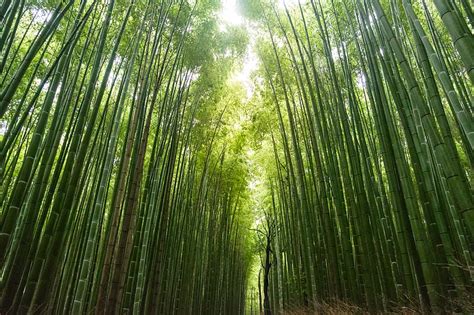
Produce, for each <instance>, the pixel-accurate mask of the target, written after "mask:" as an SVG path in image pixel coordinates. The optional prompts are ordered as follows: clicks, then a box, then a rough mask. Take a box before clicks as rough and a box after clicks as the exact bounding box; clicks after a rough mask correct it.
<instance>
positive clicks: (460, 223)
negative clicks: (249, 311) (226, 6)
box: [246, 0, 474, 314]
mask: <svg viewBox="0 0 474 315" xmlns="http://www.w3.org/2000/svg"><path fill="white" fill-rule="evenodd" d="M246 7H247V11H248V14H249V15H250V16H252V17H253V18H254V19H257V20H258V22H259V23H260V25H261V27H262V29H264V30H265V35H263V36H264V37H265V40H262V42H260V44H259V47H258V50H259V53H260V56H261V60H262V74H261V75H262V77H263V78H264V80H265V83H264V84H263V86H262V87H261V94H262V96H261V97H260V98H261V99H260V101H261V102H268V103H271V104H272V105H271V106H272V108H273V109H274V111H275V112H276V120H277V122H276V124H277V125H278V128H273V130H272V131H271V135H270V136H268V139H267V142H269V143H270V144H271V146H270V147H273V151H274V160H275V167H274V169H271V168H269V170H268V171H267V173H268V174H267V175H266V177H267V178H266V182H267V186H268V187H269V188H268V190H269V192H268V196H267V200H266V202H265V207H266V212H265V213H266V214H265V217H266V218H267V223H264V224H263V226H264V227H265V229H264V230H265V231H266V232H264V234H266V235H267V238H271V243H272V244H271V251H268V250H267V254H266V255H263V256H262V259H261V260H262V270H263V269H264V268H265V267H268V265H269V262H268V259H267V258H268V257H265V256H270V258H271V261H273V262H272V263H270V264H271V266H272V267H271V268H270V270H265V271H266V272H262V275H261V277H262V278H263V277H264V275H265V277H268V278H269V279H270V280H269V281H270V283H271V285H270V286H269V288H268V291H269V295H270V296H269V297H268V299H269V300H270V302H269V303H268V304H266V305H264V306H263V311H264V312H265V314H270V312H271V311H273V312H278V311H281V310H284V309H291V308H292V307H294V306H301V305H305V306H306V307H307V309H309V310H311V309H315V310H316V311H318V310H321V308H322V307H324V305H326V303H329V304H333V305H335V304H337V303H342V304H343V305H344V304H345V305H355V306H362V307H363V309H366V310H369V311H371V312H380V311H384V312H386V311H394V310H395V311H396V310H397V309H398V311H401V309H400V308H398V307H400V306H409V305H412V307H415V309H417V310H419V311H422V312H434V313H441V312H453V311H456V312H459V311H462V310H465V311H466V310H471V311H472V306H469V305H468V304H469V303H470V302H468V301H469V300H470V299H471V298H472V280H473V278H472V250H473V243H472V241H473V239H472V236H473V234H472V231H473V224H474V218H473V213H474V212H473V211H474V203H473V198H472V187H471V182H470V180H471V179H472V178H471V177H472V162H473V159H472V157H473V156H472V153H473V151H472V149H473V138H472V135H473V133H472V132H473V120H472V104H473V103H472V101H473V95H472V91H473V89H472V88H473V85H472V83H473V80H472V73H473V72H472V71H473V68H472V66H473V65H474V64H473V56H474V37H473V35H472V17H473V15H472V7H470V4H469V3H467V2H464V1H459V3H458V2H457V1H436V0H435V1H409V0H402V1H381V0H373V1H359V0H354V1H336V0H329V1H318V0H310V1H306V2H305V3H303V2H302V1H298V4H297V5H295V6H292V7H289V6H284V7H283V8H278V6H276V5H274V4H272V3H271V2H265V1H260V2H258V3H257V2H254V1H247V2H246ZM258 12H260V13H258ZM275 221H276V224H275ZM272 226H273V228H272V229H273V230H275V229H276V231H273V232H272V231H271V229H270V227H272ZM267 247H268V245H267ZM265 259H267V260H266V262H264V260H265ZM267 271H268V272H267ZM267 273H268V275H267ZM265 293H266V292H265ZM260 308H262V307H260ZM323 310H324V308H323Z"/></svg>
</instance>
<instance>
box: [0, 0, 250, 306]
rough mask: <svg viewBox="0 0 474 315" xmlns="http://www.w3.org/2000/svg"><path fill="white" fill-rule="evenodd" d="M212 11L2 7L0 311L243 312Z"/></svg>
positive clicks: (136, 5) (239, 237) (165, 5)
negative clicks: (213, 109)
mask: <svg viewBox="0 0 474 315" xmlns="http://www.w3.org/2000/svg"><path fill="white" fill-rule="evenodd" d="M40 5H44V6H46V7H41V6H40ZM214 6H215V4H214V5H213V4H212V3H210V2H209V3H206V2H202V3H196V4H190V3H188V2H186V1H176V2H166V1H163V2H160V1H144V2H138V1H114V0H112V1H64V2H60V3H58V4H57V6H51V7H48V6H47V4H45V3H38V4H35V3H28V2H27V1H14V2H10V1H4V2H3V5H2V20H3V21H4V22H5V23H3V22H2V47H1V49H2V89H1V90H2V92H1V93H2V94H1V104H2V105H1V108H2V110H1V115H2V119H3V120H2V121H5V122H6V127H5V128H6V130H5V133H4V135H3V138H2V144H1V146H2V148H1V152H2V153H1V154H2V166H1V172H2V197H1V198H2V201H1V202H2V209H3V210H2V217H1V223H2V233H1V242H0V244H1V245H0V246H1V247H0V253H1V256H2V282H1V285H2V298H1V310H2V311H1V312H2V313H4V312H5V313H7V312H8V313H12V314H14V313H19V314H23V313H27V312H28V313H58V314H68V313H72V314H82V313H83V314H85V313H91V312H95V313H97V314H103V313H110V314H114V313H131V312H133V313H136V314H140V313H160V314H170V313H173V312H175V313H181V314H182V313H203V314H209V313H215V314H217V313H223V312H224V313H227V312H229V310H236V311H237V312H238V311H239V309H243V307H244V299H243V297H244V296H245V284H246V277H247V270H248V268H249V262H250V260H249V255H248V254H246V253H247V252H248V251H246V250H245V246H246V245H245V239H246V236H245V234H243V232H244V231H245V229H244V228H243V226H242V224H243V223H242V222H243V221H242V219H239V215H238V214H239V213H240V212H241V211H243V210H242V209H243V208H242V205H243V204H244V200H245V198H240V197H239V195H243V196H244V195H245V191H244V188H245V185H244V183H245V182H243V181H241V182H239V181H238V180H237V179H235V180H233V178H234V177H235V176H234V177H233V176H232V174H230V172H233V171H236V170H237V169H238V167H239V166H238V164H237V165H234V166H232V162H231V158H227V155H226V150H227V149H228V148H226V147H222V146H221V145H220V142H219V143H216V142H217V141H214V138H217V137H220V136H221V134H222V131H221V125H222V124H221V122H220V120H219V119H220V116H219V115H217V114H214V115H213V116H210V115H211V113H207V114H206V111H209V110H210V109H209V108H206V107H205V106H204V105H201V104H206V102H211V101H212V98H214V99H218V96H217V95H218V93H217V92H216V91H214V90H212V91H211V90H210V87H211V86H212V84H214V87H213V89H223V86H222V84H220V85H221V86H220V87H219V80H221V79H222V78H225V73H221V74H220V76H221V77H217V76H216V75H214V76H213V75H212V73H214V72H216V71H217V69H219V71H223V68H225V64H226V63H228V62H229V61H228V60H226V58H224V57H222V56H223V52H224V51H229V50H230V51H232V56H234V57H235V56H236V54H238V51H239V48H238V46H239V44H238V42H239V40H238V38H237V37H236V38H235V39H234V38H232V36H233V35H232V34H217V32H216V25H215V23H214V22H213V18H212V16H211V14H212V12H213V8H214ZM46 15H48V16H46ZM41 16H43V18H42V19H41ZM190 34H191V35H190ZM218 36H221V37H222V38H217V37H218ZM234 37H235V36H234ZM223 42H226V43H227V44H221V43H223ZM213 44H216V45H215V46H214V47H213ZM240 50H241V49H240ZM214 56H217V57H214ZM229 58H230V57H227V59H229ZM206 73H207V74H206ZM211 92H212V93H211ZM206 115H207V116H206ZM221 116H222V115H221ZM206 117H207V119H208V121H205V120H204V119H205V118H206ZM209 117H210V118H209Z"/></svg>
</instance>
